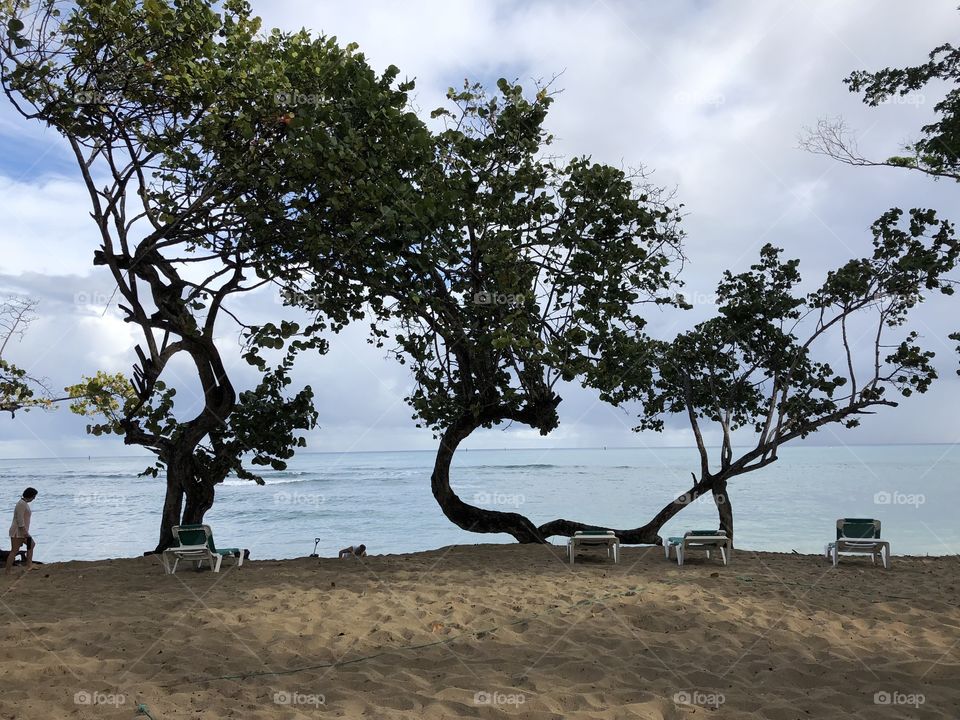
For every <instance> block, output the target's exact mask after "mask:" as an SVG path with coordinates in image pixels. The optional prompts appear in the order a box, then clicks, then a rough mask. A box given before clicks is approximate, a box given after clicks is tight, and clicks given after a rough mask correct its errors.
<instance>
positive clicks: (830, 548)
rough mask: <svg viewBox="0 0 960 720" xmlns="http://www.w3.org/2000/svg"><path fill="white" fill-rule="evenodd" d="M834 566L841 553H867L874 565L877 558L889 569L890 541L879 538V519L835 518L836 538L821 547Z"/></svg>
mask: <svg viewBox="0 0 960 720" xmlns="http://www.w3.org/2000/svg"><path fill="white" fill-rule="evenodd" d="M823 554H824V556H825V557H826V558H827V559H828V560H832V561H833V566H834V567H836V566H837V563H838V562H839V561H840V556H841V555H869V556H870V561H871V562H872V563H873V564H874V565H876V564H877V558H880V562H882V563H883V567H884V568H885V569H886V570H889V569H890V543H888V542H887V541H886V540H881V539H880V521H879V520H874V519H872V518H840V519H839V520H837V539H836V540H834V541H833V542H832V543H828V544H827V546H826V547H825V548H824V549H823Z"/></svg>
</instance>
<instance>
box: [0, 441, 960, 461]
mask: <svg viewBox="0 0 960 720" xmlns="http://www.w3.org/2000/svg"><path fill="white" fill-rule="evenodd" d="M957 444H958V443H955V442H916V443H909V442H897V443H841V444H839V445H815V444H805V445H793V446H789V447H796V448H801V447H817V448H843V447H942V446H951V447H952V446H954V445H957ZM719 447H720V445H707V448H708V449H717V448H719ZM785 447H786V446H785ZM696 449H697V446H696V445H655V446H637V445H590V446H584V447H519V448H518V447H487V448H468V447H464V448H459V449H458V450H457V452H460V451H463V452H470V451H473V452H522V451H530V450H538V451H547V450H696ZM780 449H783V448H782V447H781V448H780ZM424 452H426V453H435V452H436V450H434V449H432V448H424V449H419V450H411V449H403V450H309V451H305V452H301V453H297V454H296V455H294V458H296V457H297V456H303V455H374V454H383V453H424ZM86 457H87V459H88V460H94V459H96V460H117V459H126V458H129V459H137V458H141V459H151V458H155V457H156V456H155V455H87V456H86ZM83 458H84V456H83V455H51V456H46V457H0V462H3V461H6V460H83ZM291 459H292V458H291ZM288 464H289V463H288Z"/></svg>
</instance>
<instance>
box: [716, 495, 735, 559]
mask: <svg viewBox="0 0 960 720" xmlns="http://www.w3.org/2000/svg"><path fill="white" fill-rule="evenodd" d="M713 502H714V503H716V506H717V514H718V515H719V516H720V529H721V530H725V531H726V533H727V537H728V538H730V547H733V505H731V504H730V493H728V492H727V481H726V480H724V479H719V478H718V479H717V480H716V481H715V482H714V485H713Z"/></svg>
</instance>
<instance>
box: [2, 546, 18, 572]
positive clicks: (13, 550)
mask: <svg viewBox="0 0 960 720" xmlns="http://www.w3.org/2000/svg"><path fill="white" fill-rule="evenodd" d="M19 549H20V539H19V538H10V554H9V555H7V563H6V565H4V568H3V574H4V575H9V574H10V570H11V568H12V567H13V561H14V560H16V559H17V551H18V550H19Z"/></svg>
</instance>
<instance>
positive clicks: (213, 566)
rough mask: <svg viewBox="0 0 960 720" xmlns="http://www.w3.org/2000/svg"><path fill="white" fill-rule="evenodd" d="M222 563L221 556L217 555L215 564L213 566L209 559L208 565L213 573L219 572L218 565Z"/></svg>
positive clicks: (211, 560) (212, 561)
mask: <svg viewBox="0 0 960 720" xmlns="http://www.w3.org/2000/svg"><path fill="white" fill-rule="evenodd" d="M222 562H223V555H221V554H220V553H217V559H216V564H214V559H213V558H210V565H211V567H212V568H213V571H214V572H215V573H218V572H220V563H222Z"/></svg>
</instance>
